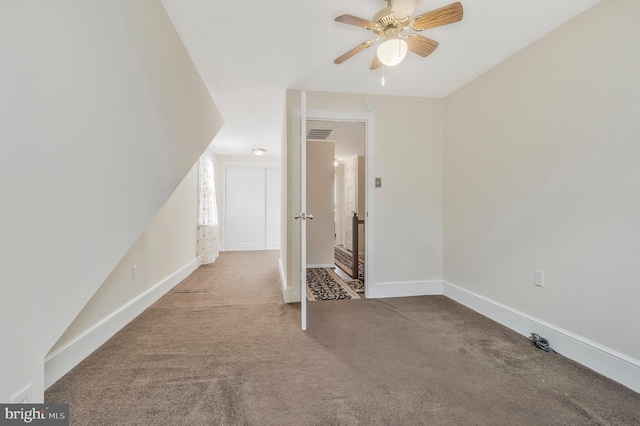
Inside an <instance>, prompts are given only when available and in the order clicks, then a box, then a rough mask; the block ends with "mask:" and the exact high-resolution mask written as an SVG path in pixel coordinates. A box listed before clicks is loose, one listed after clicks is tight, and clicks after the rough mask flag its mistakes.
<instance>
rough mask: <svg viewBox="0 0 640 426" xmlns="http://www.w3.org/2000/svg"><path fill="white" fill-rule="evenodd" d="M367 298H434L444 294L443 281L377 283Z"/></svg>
mask: <svg viewBox="0 0 640 426" xmlns="http://www.w3.org/2000/svg"><path fill="white" fill-rule="evenodd" d="M368 290H369V292H368V293H367V298H384V297H408V296H433V295H441V294H442V281H436V280H431V281H394V282H383V283H376V284H375V289H373V290H374V291H373V292H371V290H372V289H368Z"/></svg>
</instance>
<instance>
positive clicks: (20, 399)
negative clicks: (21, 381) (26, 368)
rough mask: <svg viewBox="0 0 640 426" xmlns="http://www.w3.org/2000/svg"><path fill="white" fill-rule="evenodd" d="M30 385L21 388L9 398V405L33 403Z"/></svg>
mask: <svg viewBox="0 0 640 426" xmlns="http://www.w3.org/2000/svg"><path fill="white" fill-rule="evenodd" d="M31 386H32V383H29V384H28V385H27V386H25V387H24V388H22V389H21V390H20V391H18V392H16V393H15V394H14V395H12V396H11V398H9V403H10V404H30V403H31V402H32V401H33V390H32V389H31Z"/></svg>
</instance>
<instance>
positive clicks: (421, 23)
mask: <svg viewBox="0 0 640 426" xmlns="http://www.w3.org/2000/svg"><path fill="white" fill-rule="evenodd" d="M462 15H463V10H462V4H461V3H460V2H456V3H451V4H450V5H449V6H444V7H441V8H439V9H435V10H432V11H431V12H427V13H423V14H422V15H419V16H416V18H415V19H414V20H413V22H412V23H411V28H413V29H414V30H415V31H422V30H428V29H429V28H436V27H440V26H442V25H447V24H453V23H454V22H459V21H461V20H462Z"/></svg>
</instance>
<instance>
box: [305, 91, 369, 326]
mask: <svg viewBox="0 0 640 426" xmlns="http://www.w3.org/2000/svg"><path fill="white" fill-rule="evenodd" d="M303 105H304V103H303ZM305 112H306V114H300V115H301V116H304V115H306V119H307V120H314V121H353V122H359V123H364V124H365V133H366V134H365V161H366V170H365V180H366V184H365V210H366V211H365V218H364V219H365V226H364V235H365V263H364V267H365V271H364V274H365V297H367V298H374V297H376V296H375V288H376V286H375V283H376V277H375V268H374V265H375V250H374V241H375V238H374V230H375V225H374V224H375V210H374V206H375V204H374V189H375V174H374V165H375V162H374V159H375V157H374V154H375V150H374V147H375V113H371V112H353V111H328V110H306V108H305ZM301 125H303V126H304V128H305V129H306V120H305V121H304V123H301ZM303 134H306V131H305V133H303ZM305 136H306V135H305ZM302 141H304V145H305V147H306V137H303V138H302ZM302 141H301V142H302ZM305 151H306V150H305ZM301 158H302V156H301ZM300 170H301V174H302V170H303V169H302V164H301V168H300ZM305 182H306V176H305V177H302V176H301V184H304V183H305ZM305 191H306V188H305ZM305 207H306V206H305ZM311 213H313V212H311ZM301 257H302V256H301ZM301 260H302V259H301ZM305 263H306V262H305ZM301 266H302V265H301ZM305 267H306V265H305ZM303 271H304V270H303ZM305 275H306V274H303V275H302V277H301V281H302V284H303V286H302V287H303V288H302V289H301V293H300V297H301V299H303V300H305V302H306V276H305ZM304 306H305V308H306V303H305V304H304ZM304 315H305V325H306V309H305V311H304Z"/></svg>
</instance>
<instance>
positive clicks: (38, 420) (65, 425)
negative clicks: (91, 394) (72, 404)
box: [0, 404, 69, 426]
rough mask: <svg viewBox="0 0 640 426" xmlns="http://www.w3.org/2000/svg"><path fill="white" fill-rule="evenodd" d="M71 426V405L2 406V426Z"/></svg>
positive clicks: (0, 416)
mask: <svg viewBox="0 0 640 426" xmlns="http://www.w3.org/2000/svg"><path fill="white" fill-rule="evenodd" d="M5 425H7V426H9V425H37V426H69V404H0V426H5Z"/></svg>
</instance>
